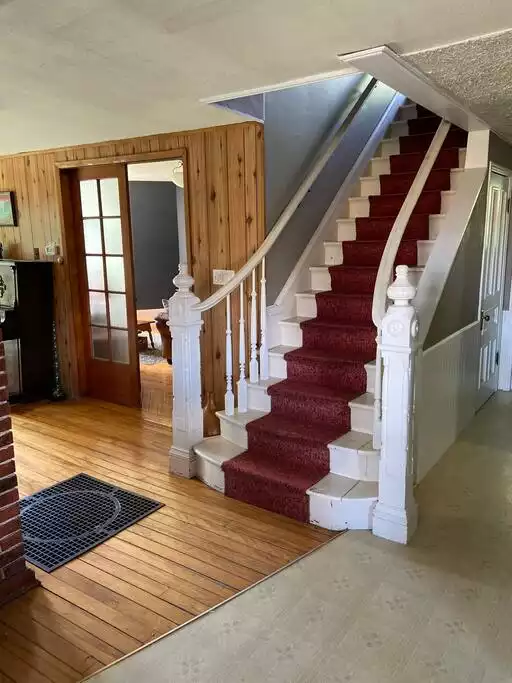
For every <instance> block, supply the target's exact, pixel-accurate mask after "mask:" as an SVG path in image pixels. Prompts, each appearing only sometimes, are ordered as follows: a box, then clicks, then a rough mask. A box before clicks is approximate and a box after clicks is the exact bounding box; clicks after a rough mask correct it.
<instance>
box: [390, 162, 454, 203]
mask: <svg viewBox="0 0 512 683" xmlns="http://www.w3.org/2000/svg"><path fill="white" fill-rule="evenodd" d="M415 177H416V173H414V172H413V171H409V172H405V173H389V174H382V175H380V176H379V182H380V191H381V195H386V196H387V195H390V194H400V193H407V192H409V190H410V189H411V186H412V184H413V182H414V179H415ZM450 186H451V169H450V168H436V169H434V170H432V171H431V172H430V174H429V176H428V178H427V180H426V182H425V186H424V188H423V190H424V191H427V192H429V191H430V192H433V191H441V192H442V191H444V190H449V189H450Z"/></svg>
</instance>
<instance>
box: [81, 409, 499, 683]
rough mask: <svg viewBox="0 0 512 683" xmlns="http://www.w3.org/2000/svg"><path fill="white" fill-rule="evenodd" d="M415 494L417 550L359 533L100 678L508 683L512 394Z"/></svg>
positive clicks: (114, 682) (105, 681) (102, 682)
mask: <svg viewBox="0 0 512 683" xmlns="http://www.w3.org/2000/svg"><path fill="white" fill-rule="evenodd" d="M417 498H418V501H419V504H420V514H421V519H420V526H419V529H418V531H417V534H416V536H415V538H414V539H413V542H412V544H411V545H410V546H408V547H402V546H399V545H395V544H391V543H388V542H386V541H383V540H380V539H377V538H375V537H373V536H372V535H371V534H370V533H367V532H348V533H347V534H344V535H343V536H342V537H340V538H337V539H335V540H334V541H332V542H331V543H329V544H328V545H327V546H325V547H324V548H322V549H320V550H319V551H317V552H315V553H313V554H311V555H310V556H309V557H307V558H305V559H303V560H301V561H299V562H298V563H296V564H294V565H293V566H291V567H289V568H287V569H285V570H284V571H283V572H280V573H279V574H277V575H276V576H274V577H271V578H270V579H268V580H267V581H265V582H263V583H262V584H260V585H259V586H257V587H255V588H253V589H251V590H249V591H247V592H246V593H244V594H243V595H241V596H239V597H237V598H236V599H235V600H232V601H230V602H229V603H227V604H226V605H223V606H221V607H220V608H219V609H217V610H215V611H213V612H211V613H209V614H207V615H205V616H204V617H203V618H201V619H198V620H197V621H195V622H194V623H193V624H190V625H189V626H185V627H184V628H182V629H180V630H178V631H176V632H175V633H174V634H172V635H170V636H168V637H166V638H164V639H162V640H161V641H159V642H158V643H156V644H153V645H151V646H150V647H148V648H146V649H144V650H142V651H141V652H140V653H137V654H135V655H133V656H132V657H128V658H127V659H126V660H125V661H124V662H121V663H119V664H117V665H115V666H113V667H112V668H110V669H107V670H106V671H105V672H104V673H102V674H99V675H98V676H95V677H93V679H92V681H94V683H121V682H122V683H132V682H134V683H135V682H136V681H141V680H150V681H151V682H152V683H164V681H165V683H167V682H168V681H172V682H173V683H192V682H194V683H197V682H200V683H214V682H215V683H221V682H226V683H227V682H229V683H242V681H243V683H262V682H265V683H292V682H293V683H335V682H336V683H510V682H511V681H512V647H511V643H512V399H511V397H510V395H501V396H497V397H496V398H495V399H494V400H492V401H491V402H490V403H489V404H487V406H486V407H485V408H484V409H483V410H482V411H481V413H479V414H478V416H477V417H476V418H475V420H474V421H473V423H472V425H471V426H470V428H469V429H468V430H467V431H466V432H465V433H464V434H463V435H462V436H461V437H460V439H459V440H458V442H457V443H456V444H455V445H454V446H453V447H452V448H451V450H450V451H449V452H448V453H447V454H446V455H445V456H444V458H443V459H442V460H441V462H440V463H439V464H438V466H436V467H435V468H434V469H433V470H432V471H431V472H430V473H429V474H428V475H427V477H426V478H425V480H424V481H423V482H422V484H421V485H420V487H419V490H418V492H417Z"/></svg>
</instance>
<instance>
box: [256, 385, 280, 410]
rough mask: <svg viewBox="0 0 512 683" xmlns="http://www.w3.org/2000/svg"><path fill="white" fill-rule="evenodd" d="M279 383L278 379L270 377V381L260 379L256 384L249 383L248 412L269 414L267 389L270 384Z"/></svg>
mask: <svg viewBox="0 0 512 683" xmlns="http://www.w3.org/2000/svg"><path fill="white" fill-rule="evenodd" d="M280 381H281V379H280V378H279V377H270V379H265V380H263V379H260V381H259V382H257V383H256V384H251V383H250V382H249V384H248V389H249V410H258V411H261V412H263V413H268V412H270V396H269V394H268V393H267V389H268V387H270V386H272V384H275V383H276V382H280Z"/></svg>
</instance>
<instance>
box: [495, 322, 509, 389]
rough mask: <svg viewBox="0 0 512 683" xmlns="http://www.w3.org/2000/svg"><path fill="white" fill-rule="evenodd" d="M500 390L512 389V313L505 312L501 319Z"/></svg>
mask: <svg viewBox="0 0 512 683" xmlns="http://www.w3.org/2000/svg"><path fill="white" fill-rule="evenodd" d="M498 389H500V391H510V390H511V389H512V311H510V310H507V311H503V314H502V318H501V342H500V364H499V375H498Z"/></svg>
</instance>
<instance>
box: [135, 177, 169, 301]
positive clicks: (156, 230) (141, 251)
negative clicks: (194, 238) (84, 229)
mask: <svg viewBox="0 0 512 683" xmlns="http://www.w3.org/2000/svg"><path fill="white" fill-rule="evenodd" d="M129 193H130V215H131V225H132V240H133V261H134V272H135V299H136V305H137V308H138V309H145V308H161V307H162V299H163V298H164V299H165V298H169V295H170V294H171V291H174V286H173V284H172V278H173V277H174V276H175V275H176V273H177V272H178V261H179V250H178V220H177V212H176V185H175V184H174V183H171V182H141V181H137V182H131V183H129Z"/></svg>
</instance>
